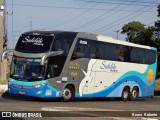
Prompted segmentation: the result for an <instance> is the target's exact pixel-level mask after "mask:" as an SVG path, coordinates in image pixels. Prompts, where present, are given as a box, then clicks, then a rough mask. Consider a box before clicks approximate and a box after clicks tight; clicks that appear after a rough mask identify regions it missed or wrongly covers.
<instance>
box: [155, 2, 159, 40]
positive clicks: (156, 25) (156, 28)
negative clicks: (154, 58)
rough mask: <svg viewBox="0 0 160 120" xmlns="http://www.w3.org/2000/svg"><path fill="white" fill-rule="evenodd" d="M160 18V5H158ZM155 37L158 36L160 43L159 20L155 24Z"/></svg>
mask: <svg viewBox="0 0 160 120" xmlns="http://www.w3.org/2000/svg"><path fill="white" fill-rule="evenodd" d="M157 11H158V15H157V16H158V17H159V18H160V4H159V5H158V9H157ZM155 35H156V36H157V39H158V41H160V20H157V22H155Z"/></svg>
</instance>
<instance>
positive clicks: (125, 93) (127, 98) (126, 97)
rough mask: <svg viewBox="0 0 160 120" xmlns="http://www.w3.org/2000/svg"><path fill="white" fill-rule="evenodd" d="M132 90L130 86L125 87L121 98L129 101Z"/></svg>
mask: <svg viewBox="0 0 160 120" xmlns="http://www.w3.org/2000/svg"><path fill="white" fill-rule="evenodd" d="M129 95H130V90H129V88H128V87H124V88H123V91H122V95H121V100H123V101H127V100H129Z"/></svg>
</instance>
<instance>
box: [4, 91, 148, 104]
mask: <svg viewBox="0 0 160 120" xmlns="http://www.w3.org/2000/svg"><path fill="white" fill-rule="evenodd" d="M1 97H2V98H3V99H10V100H17V101H30V102H32V101H33V102H63V101H62V100H61V99H60V98H37V97H30V96H24V95H13V94H12V95H11V94H8V93H7V92H6V93H4V94H2V96H1ZM149 100H150V98H138V99H137V100H135V101H149ZM103 101H108V102H109V101H117V102H118V101H122V100H121V99H120V98H76V99H74V100H72V101H70V102H103ZM122 102H127V101H122ZM132 102H134V101H132Z"/></svg>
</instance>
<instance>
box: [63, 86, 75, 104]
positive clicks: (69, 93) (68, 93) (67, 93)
mask: <svg viewBox="0 0 160 120" xmlns="http://www.w3.org/2000/svg"><path fill="white" fill-rule="evenodd" d="M73 98H74V89H73V88H72V87H71V86H67V87H65V88H64V90H63V93H62V101H64V102H68V101H72V100H73Z"/></svg>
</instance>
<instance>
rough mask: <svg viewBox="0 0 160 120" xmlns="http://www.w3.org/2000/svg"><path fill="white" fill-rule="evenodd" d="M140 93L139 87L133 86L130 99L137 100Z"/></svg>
mask: <svg viewBox="0 0 160 120" xmlns="http://www.w3.org/2000/svg"><path fill="white" fill-rule="evenodd" d="M138 94H139V91H138V88H137V87H133V89H132V92H131V94H130V100H131V101H134V100H136V99H137V97H138Z"/></svg>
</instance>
